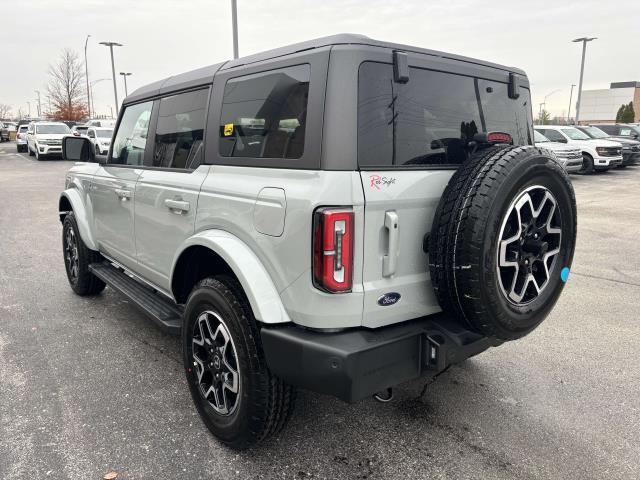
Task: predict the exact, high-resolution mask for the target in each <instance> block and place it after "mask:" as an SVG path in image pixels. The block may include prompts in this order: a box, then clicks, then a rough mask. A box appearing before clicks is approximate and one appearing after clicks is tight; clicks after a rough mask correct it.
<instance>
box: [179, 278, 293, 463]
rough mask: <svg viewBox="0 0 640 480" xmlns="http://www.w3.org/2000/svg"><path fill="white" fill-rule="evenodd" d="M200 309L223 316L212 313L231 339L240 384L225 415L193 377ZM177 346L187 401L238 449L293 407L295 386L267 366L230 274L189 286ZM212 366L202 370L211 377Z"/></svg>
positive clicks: (269, 432)
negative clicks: (179, 347) (189, 398)
mask: <svg viewBox="0 0 640 480" xmlns="http://www.w3.org/2000/svg"><path fill="white" fill-rule="evenodd" d="M205 312H215V313H216V314H217V315H219V317H220V319H224V320H223V322H221V321H220V320H218V319H215V318H214V321H216V322H218V325H219V324H220V323H223V324H224V325H225V327H226V329H227V330H228V332H229V334H230V336H231V339H232V341H233V346H234V348H233V352H235V361H236V362H237V363H236V368H238V369H237V372H238V377H239V386H240V388H239V393H238V394H237V396H236V399H237V400H236V401H237V403H236V404H235V407H234V409H233V410H232V411H230V413H228V414H226V415H223V414H221V413H219V412H218V411H216V409H214V407H213V404H212V403H211V402H210V401H209V400H207V399H206V398H205V395H204V393H203V390H204V389H205V388H207V387H206V385H204V386H203V388H202V389H201V387H200V383H199V381H198V373H199V371H203V370H202V369H200V368H198V364H197V362H196V361H195V358H194V356H193V354H194V348H197V349H199V348H201V347H198V346H197V345H196V344H195V342H194V338H196V337H197V336H198V333H197V331H196V330H194V329H195V327H196V324H197V323H198V321H199V320H198V319H199V318H203V317H202V315H205V316H208V315H210V313H205ZM209 324H210V323H209ZM182 351H183V359H184V367H185V371H186V375H187V382H188V383H189V389H190V390H191V396H192V398H193V402H194V403H195V405H196V408H197V410H198V413H199V414H200V417H201V418H202V421H203V422H204V424H205V425H206V426H207V428H208V429H209V430H210V431H211V433H213V435H215V436H216V437H217V438H218V439H219V440H220V441H222V442H223V443H225V444H226V445H228V446H229V447H231V448H234V449H238V450H242V449H245V448H248V447H250V446H252V445H255V444H257V443H260V442H262V441H264V440H266V439H268V438H269V437H271V436H273V435H275V434H277V433H278V432H279V431H280V430H282V428H283V427H284V426H285V424H286V423H287V421H288V420H289V418H290V416H291V414H292V412H293V409H294V405H295V394H296V391H295V389H294V388H293V387H291V386H290V385H287V384H286V383H284V382H283V381H282V380H280V379H279V378H277V377H275V376H274V375H272V374H271V372H270V371H269V369H268V367H267V364H266V361H265V358H264V353H263V350H262V344H261V342H260V332H259V329H258V326H257V323H256V320H255V318H254V316H253V312H252V311H251V307H250V306H249V304H248V301H247V299H246V297H245V295H244V292H243V291H242V288H241V287H240V285H239V284H238V282H237V281H236V280H235V279H233V278H230V277H227V276H220V277H215V278H206V279H204V280H202V281H200V282H199V283H198V284H197V285H196V286H195V287H194V289H193V291H192V292H191V294H190V296H189V299H188V301H187V304H186V308H185V313H184V317H183V326H182ZM205 355H207V353H205ZM205 363H206V362H205ZM217 363H218V364H219V363H220V362H219V361H218V362H217ZM230 363H233V362H230ZM209 365H211V366H213V362H212V363H210V364H209ZM212 372H213V370H212V369H210V370H209V373H207V374H206V375H209V378H210V379H211V381H213V375H214V374H213V373H212ZM202 379H203V380H204V379H205V374H203V376H202ZM222 383H224V382H222ZM211 385H213V384H211ZM225 401H226V399H225ZM218 406H219V405H218ZM228 410H230V409H228Z"/></svg>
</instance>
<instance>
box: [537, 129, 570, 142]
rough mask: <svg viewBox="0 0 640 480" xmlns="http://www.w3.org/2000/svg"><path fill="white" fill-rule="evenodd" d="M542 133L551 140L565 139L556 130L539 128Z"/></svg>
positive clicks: (563, 140)
mask: <svg viewBox="0 0 640 480" xmlns="http://www.w3.org/2000/svg"><path fill="white" fill-rule="evenodd" d="M540 131H541V132H542V134H543V135H544V136H545V137H547V138H548V139H549V140H551V141H552V142H566V139H565V138H564V136H562V134H561V133H560V132H558V131H556V130H551V129H546V130H540Z"/></svg>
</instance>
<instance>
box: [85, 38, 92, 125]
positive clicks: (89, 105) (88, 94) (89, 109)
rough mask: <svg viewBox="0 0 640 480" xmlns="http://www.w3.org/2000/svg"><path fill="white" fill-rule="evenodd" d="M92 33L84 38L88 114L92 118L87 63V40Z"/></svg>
mask: <svg viewBox="0 0 640 480" xmlns="http://www.w3.org/2000/svg"><path fill="white" fill-rule="evenodd" d="M90 36H91V35H87V38H85V40H84V76H85V77H86V80H87V115H88V116H89V118H91V96H90V93H89V64H88V63H87V42H88V41H89V37H90Z"/></svg>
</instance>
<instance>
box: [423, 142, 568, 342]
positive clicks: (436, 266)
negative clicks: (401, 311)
mask: <svg viewBox="0 0 640 480" xmlns="http://www.w3.org/2000/svg"><path fill="white" fill-rule="evenodd" d="M575 238H576V202H575V195H574V191H573V187H572V185H571V181H570V179H569V177H568V175H567V174H566V173H565V172H564V170H563V169H562V167H560V166H559V165H558V164H557V162H556V161H555V160H554V159H553V158H551V157H550V156H549V154H548V152H547V151H546V150H544V149H540V148H536V147H529V146H519V147H513V146H509V147H491V148H488V149H486V150H483V151H480V152H477V153H476V154H474V155H473V156H472V157H471V158H470V159H469V160H468V161H467V162H465V163H464V164H463V165H462V166H461V167H460V168H459V169H458V170H457V171H456V173H455V174H454V175H453V176H452V178H451V180H450V181H449V184H448V185H447V187H446V189H445V191H444V193H443V195H442V197H441V199H440V203H439V205H438V208H437V210H436V214H435V217H434V220H433V226H432V229H431V234H430V236H429V270H430V274H431V280H432V283H433V286H434V289H435V293H436V296H437V298H438V301H439V303H440V306H441V307H442V309H443V310H444V311H445V312H446V313H448V314H450V315H453V316H455V317H457V318H459V319H460V320H461V321H463V322H465V323H466V324H467V325H468V327H469V328H471V329H473V330H475V331H477V332H479V333H482V334H484V335H487V336H492V337H496V338H499V339H502V340H514V339H516V338H520V337H522V336H524V335H526V334H527V333H529V332H531V331H532V330H533V329H534V328H536V327H537V326H538V325H539V324H540V322H542V321H543V320H544V319H545V317H546V316H547V314H548V313H549V312H550V310H551V309H552V308H553V306H554V304H555V303H556V301H557V300H558V297H559V295H560V293H561V291H562V288H563V286H564V283H565V282H566V280H567V276H568V273H569V268H570V267H571V262H572V259H573V251H574V246H575Z"/></svg>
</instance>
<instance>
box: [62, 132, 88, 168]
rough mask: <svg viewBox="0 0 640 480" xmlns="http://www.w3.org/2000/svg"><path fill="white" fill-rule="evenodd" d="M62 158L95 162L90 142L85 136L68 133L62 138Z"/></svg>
mask: <svg viewBox="0 0 640 480" xmlns="http://www.w3.org/2000/svg"><path fill="white" fill-rule="evenodd" d="M62 158H63V159H64V160H75V161H77V162H95V161H96V156H95V152H94V150H93V146H92V145H91V142H90V141H89V139H88V138H86V137H75V136H73V135H69V136H68V137H64V138H63V139H62Z"/></svg>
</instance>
